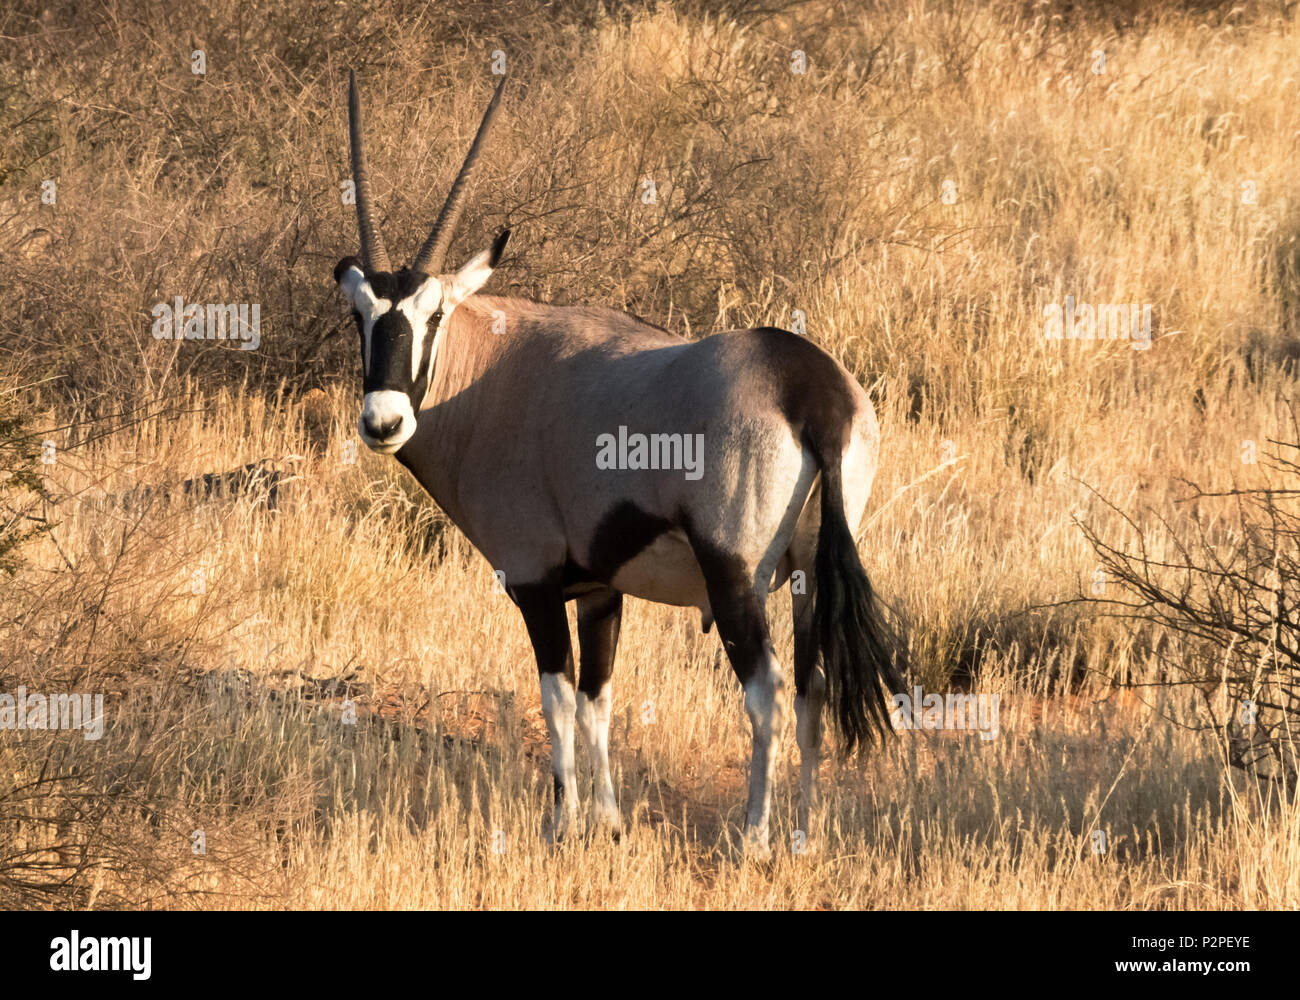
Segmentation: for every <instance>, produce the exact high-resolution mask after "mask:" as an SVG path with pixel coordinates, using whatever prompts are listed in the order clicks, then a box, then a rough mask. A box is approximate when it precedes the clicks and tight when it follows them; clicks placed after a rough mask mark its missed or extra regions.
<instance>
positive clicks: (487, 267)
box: [443, 229, 510, 312]
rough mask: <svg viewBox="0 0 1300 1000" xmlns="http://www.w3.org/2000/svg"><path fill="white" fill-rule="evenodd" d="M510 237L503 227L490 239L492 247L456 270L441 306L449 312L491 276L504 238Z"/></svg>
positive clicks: (504, 242)
mask: <svg viewBox="0 0 1300 1000" xmlns="http://www.w3.org/2000/svg"><path fill="white" fill-rule="evenodd" d="M508 239H510V230H509V229H504V230H502V231H501V232H500V233H498V234H497V238H496V239H495V240H493V241H492V247H491V249H489V250H484V251H483V252H482V253H481V254H478V255H476V256H475V257H474V258H473V259H472V260H470V262H469V263H468V264H466V265H465V266H464V267H462V268H461V269H460V270H459V271H457V272H456V273H455V274H454V275H453V276H452V278H451V281H450V282H449V283H448V285H449V287H448V288H447V298H446V303H445V305H444V306H443V308H444V309H445V310H446V311H447V312H450V311H451V310H452V309H455V308H456V306H458V305H460V304H461V303H462V302H464V301H465V300H466V299H467V298H469V297H470V296H471V295H473V294H474V293H475V292H477V291H478V290H479V289H480V288H482V287H483V286H484V285H485V284H487V280H488V278H490V277H492V272H493V270H495V269H496V266H497V264H498V263H499V262H500V261H501V254H502V251H504V250H505V248H506V240H508Z"/></svg>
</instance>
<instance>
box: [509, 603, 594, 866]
mask: <svg viewBox="0 0 1300 1000" xmlns="http://www.w3.org/2000/svg"><path fill="white" fill-rule="evenodd" d="M510 596H511V597H512V598H513V599H514V602H515V604H517V605H518V606H519V610H520V612H521V613H522V614H523V616H524V625H525V627H526V628H527V629H528V638H529V639H530V640H531V641H532V644H533V655H534V656H535V657H536V658H537V673H538V676H539V679H540V681H541V688H542V714H543V715H544V716H545V718H546V730H547V732H548V733H549V734H550V737H551V772H552V773H553V774H554V776H555V819H554V823H553V825H552V827H551V837H552V839H553V840H554V841H555V842H557V843H558V842H559V841H560V840H561V839H562V838H563V837H564V835H565V834H566V833H567V832H568V831H569V830H570V829H572V828H573V827H574V825H575V823H576V820H577V812H578V775H577V769H576V767H575V766H574V754H573V730H574V714H575V711H576V707H577V704H576V699H575V696H574V672H573V648H572V646H571V645H570V642H569V622H568V619H567V618H566V617H565V614H564V591H563V589H562V588H561V586H560V585H559V584H558V583H553V582H549V581H544V582H541V583H533V584H524V585H522V586H515V587H511V588H510Z"/></svg>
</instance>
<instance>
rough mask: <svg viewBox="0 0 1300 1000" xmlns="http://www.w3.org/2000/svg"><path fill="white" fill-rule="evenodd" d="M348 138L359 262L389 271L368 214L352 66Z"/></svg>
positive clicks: (367, 185)
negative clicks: (359, 232) (359, 246)
mask: <svg viewBox="0 0 1300 1000" xmlns="http://www.w3.org/2000/svg"><path fill="white" fill-rule="evenodd" d="M348 138H349V139H350V140H351V142H352V182H353V184H354V185H355V186H356V201H357V228H358V229H359V230H360V231H361V262H362V263H363V264H364V265H365V266H366V267H367V268H368V269H370V270H373V271H391V270H392V267H391V266H390V265H389V263H388V251H387V250H385V249H384V241H383V240H381V239H380V238H379V234H378V233H377V232H375V222H374V219H373V218H372V217H371V214H370V178H369V177H368V176H367V175H366V156H365V153H364V152H362V150H361V97H360V95H359V94H358V93H357V75H356V73H354V72H352V70H348Z"/></svg>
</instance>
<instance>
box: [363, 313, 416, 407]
mask: <svg viewBox="0 0 1300 1000" xmlns="http://www.w3.org/2000/svg"><path fill="white" fill-rule="evenodd" d="M414 346H415V333H414V331H412V329H411V324H410V321H409V320H407V318H406V316H405V315H404V314H402V313H401V312H399V311H398V310H397V309H395V308H394V309H390V310H388V312H386V313H384V314H383V315H382V316H380V317H379V318H378V319H377V320H375V325H374V328H373V329H372V330H371V331H370V370H369V371H368V372H366V379H365V391H366V392H379V391H381V390H384V389H391V390H394V391H396V392H404V393H409V392H410V391H411V351H412V350H413V348H414Z"/></svg>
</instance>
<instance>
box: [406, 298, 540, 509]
mask: <svg viewBox="0 0 1300 1000" xmlns="http://www.w3.org/2000/svg"><path fill="white" fill-rule="evenodd" d="M503 305H505V306H508V302H506V300H501V299H488V298H486V297H479V296H471V297H470V298H469V299H467V300H466V301H465V302H463V303H461V304H460V305H459V306H458V307H457V308H456V309H455V310H453V312H452V314H451V316H450V317H449V318H448V319H447V324H446V328H445V329H444V331H443V333H442V339H441V343H439V344H438V353H437V357H436V359H435V361H434V370H433V377H432V382H431V384H430V386H429V391H428V393H427V394H426V396H425V399H424V404H423V406H422V407H421V409H420V412H419V414H418V415H417V416H418V421H419V422H418V425H417V428H416V432H415V435H414V436H413V437H412V438H411V440H410V441H409V442H408V443H407V444H406V445H405V446H404V447H403V448H402V450H401V451H400V452H398V454H397V457H398V460H399V461H400V462H401V463H402V464H403V465H405V466H406V467H407V469H409V470H410V471H411V474H412V475H414V476H415V478H416V479H417V480H419V482H420V485H422V486H423V487H424V488H425V489H426V490H428V491H429V493H430V495H432V496H433V498H434V499H435V500H436V501H437V502H438V505H439V506H440V507H442V509H443V510H444V511H445V512H446V513H447V514H448V516H450V517H451V519H452V520H453V521H456V522H459V521H460V520H461V517H460V511H459V501H458V499H457V489H456V487H457V483H458V482H459V480H460V477H461V472H462V470H463V468H464V466H465V463H466V462H467V461H469V460H470V458H471V457H472V456H471V454H470V451H471V446H472V441H473V438H474V434H475V430H476V429H479V428H483V427H489V426H492V425H493V423H494V411H496V410H499V409H500V408H501V407H503V406H509V405H510V401H509V400H508V399H502V398H499V396H500V394H499V393H497V392H493V391H492V390H491V387H490V386H489V385H488V384H487V383H489V382H492V381H495V378H494V373H499V372H500V370H501V368H502V366H503V365H504V364H506V363H507V359H508V356H509V355H510V354H511V353H513V352H514V351H516V350H517V349H518V347H519V344H518V342H517V340H512V338H511V336H510V333H511V331H510V330H509V328H508V320H506V321H504V322H506V323H507V328H506V330H505V331H504V332H502V333H497V332H495V330H494V320H495V321H496V322H497V326H500V323H501V322H503V321H502V320H501V319H500V317H499V316H498V317H494V315H493V313H494V310H498V309H499V307H500V306H503ZM515 332H516V333H517V334H519V333H522V332H523V331H515Z"/></svg>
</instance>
